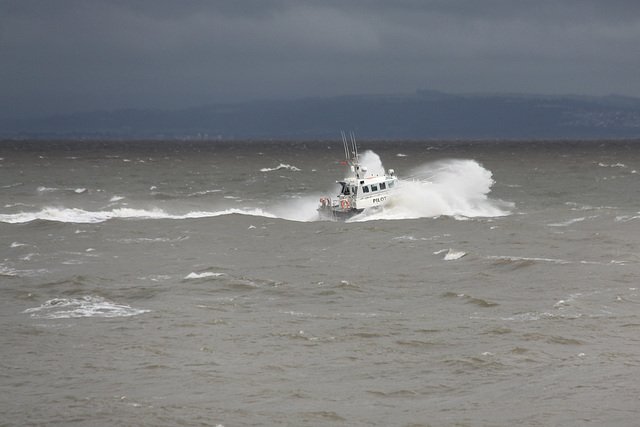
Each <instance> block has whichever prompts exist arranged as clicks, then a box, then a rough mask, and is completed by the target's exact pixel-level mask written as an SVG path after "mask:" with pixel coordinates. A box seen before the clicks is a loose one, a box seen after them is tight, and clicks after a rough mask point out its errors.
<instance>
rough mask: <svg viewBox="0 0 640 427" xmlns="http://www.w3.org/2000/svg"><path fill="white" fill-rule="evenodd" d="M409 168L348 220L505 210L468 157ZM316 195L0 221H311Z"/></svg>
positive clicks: (51, 212)
mask: <svg viewBox="0 0 640 427" xmlns="http://www.w3.org/2000/svg"><path fill="white" fill-rule="evenodd" d="M360 163H361V164H362V165H363V166H366V167H367V176H372V175H384V173H385V168H384V166H383V164H382V161H381V159H380V156H378V154H376V153H374V152H373V151H366V152H364V153H363V154H362V155H361V156H360ZM279 169H287V170H291V171H299V170H300V169H299V168H297V167H295V166H291V165H288V164H280V165H279V166H277V167H275V168H263V169H261V171H262V172H270V171H275V170H279ZM412 173H413V176H415V177H417V178H414V179H401V180H400V182H399V186H398V189H397V190H396V193H395V195H394V197H393V199H392V201H391V203H389V204H388V205H387V206H385V207H384V208H383V209H377V210H373V211H365V212H364V213H362V214H360V215H357V216H356V217H354V218H352V219H351V220H350V221H370V220H380V219H384V220H399V219H415V218H435V217H439V216H451V217H454V218H456V219H461V220H462V219H467V218H475V217H497V216H504V215H508V214H509V210H508V209H510V208H511V207H512V206H511V204H509V203H506V202H502V201H496V200H491V199H489V197H488V193H489V192H490V191H491V186H492V185H493V183H494V181H493V178H492V174H491V172H490V171H488V170H487V169H485V168H483V167H482V166H481V165H480V164H479V163H477V162H475V161H473V160H449V161H443V162H437V163H429V164H425V165H423V166H422V167H421V168H419V169H417V170H414V171H412ZM152 188H153V187H152ZM51 190H55V189H49V188H44V187H41V188H40V189H39V191H41V192H47V191H51ZM80 190H84V189H80ZM215 191H216V192H217V191H219V190H215ZM333 192H337V189H336V188H334V189H333ZM320 196H321V195H320V194H317V195H313V196H303V197H300V198H297V199H291V200H287V201H285V202H278V204H276V205H272V206H270V207H265V208H252V207H245V208H242V209H238V208H232V209H222V210H211V209H203V210H193V211H191V212H187V213H173V212H170V211H167V210H165V209H161V208H159V207H156V208H154V207H152V208H146V209H136V208H132V207H117V208H113V209H106V210H98V211H90V210H86V209H82V208H77V207H75V208H66V207H53V206H47V207H43V208H41V210H39V211H31V212H20V213H13V214H0V222H5V223H10V224H20V223H28V222H31V221H36V220H45V221H56V222H63V223H100V222H104V221H108V220H112V219H138V220H141V219H174V220H180V219H195V218H209V217H217V216H223V215H232V214H238V215H248V216H258V217H265V218H280V219H285V220H290V221H299V222H312V221H317V220H319V216H318V213H317V208H318V204H319V202H318V200H319V198H320ZM325 196H326V195H325ZM224 198H233V199H237V197H235V196H229V195H225V196H224ZM120 200H122V196H114V197H113V198H111V200H110V201H111V202H118V201H120Z"/></svg>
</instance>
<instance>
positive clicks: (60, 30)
mask: <svg viewBox="0 0 640 427" xmlns="http://www.w3.org/2000/svg"><path fill="white" fill-rule="evenodd" d="M638 42H640V2H638V1H637V0H634V1H616V0H613V1H612V0H607V1H600V0H555V1H546V0H541V1H527V2H524V1H513V0H503V1H498V0H489V1H477V0H458V1H456V0H439V1H438V0H432V1H400V2H390V1H386V0H333V1H332V0H325V1H315V2H300V1H293V0H291V1H287V0H271V1H269V0H261V1H247V0H233V1H181V2H175V1H144V0H128V1H90V0H58V1H33V0H22V1H16V2H2V3H0V58H1V62H0V72H1V74H2V79H0V95H1V96H2V98H3V103H2V106H1V109H0V116H2V115H4V116H11V115H28V114H42V113H51V112H57V111H59V112H68V111H77V110H86V109H99V108H107V109H111V108H122V107H156V108H169V109H171V108H181V107H185V106H195V105H200V104H204V103H212V102H227V101H242V100H248V99H256V98H292V97H304V96H324V95H336V94H344V93H384V92H413V91H415V90H416V89H436V90H442V91H450V92H476V91H500V92H514V91H517V92H541V93H570V92H571V93H579V94H596V95H597V94H608V93H620V94H623V95H631V96H640V76H639V75H638V73H637V70H638V69H639V65H640V57H639V56H638V55H637V53H636V51H637V45H638Z"/></svg>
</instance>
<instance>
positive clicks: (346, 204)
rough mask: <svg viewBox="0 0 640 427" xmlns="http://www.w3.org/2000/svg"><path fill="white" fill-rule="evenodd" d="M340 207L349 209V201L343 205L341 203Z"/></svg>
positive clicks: (344, 201)
mask: <svg viewBox="0 0 640 427" xmlns="http://www.w3.org/2000/svg"><path fill="white" fill-rule="evenodd" d="M340 206H342V209H345V210H346V209H349V201H348V200H343V201H342V203H340Z"/></svg>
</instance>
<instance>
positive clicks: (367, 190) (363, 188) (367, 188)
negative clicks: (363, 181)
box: [362, 185, 369, 193]
mask: <svg viewBox="0 0 640 427" xmlns="http://www.w3.org/2000/svg"><path fill="white" fill-rule="evenodd" d="M362 192H363V193H368V192H369V186H368V185H363V186H362Z"/></svg>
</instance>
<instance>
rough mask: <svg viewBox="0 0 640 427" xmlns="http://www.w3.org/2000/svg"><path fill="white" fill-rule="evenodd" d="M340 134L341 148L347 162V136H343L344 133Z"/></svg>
mask: <svg viewBox="0 0 640 427" xmlns="http://www.w3.org/2000/svg"><path fill="white" fill-rule="evenodd" d="M340 133H341V134H342V146H343V147H344V157H346V159H347V161H348V160H349V144H347V136H346V135H345V134H344V131H342V130H341V131H340Z"/></svg>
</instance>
